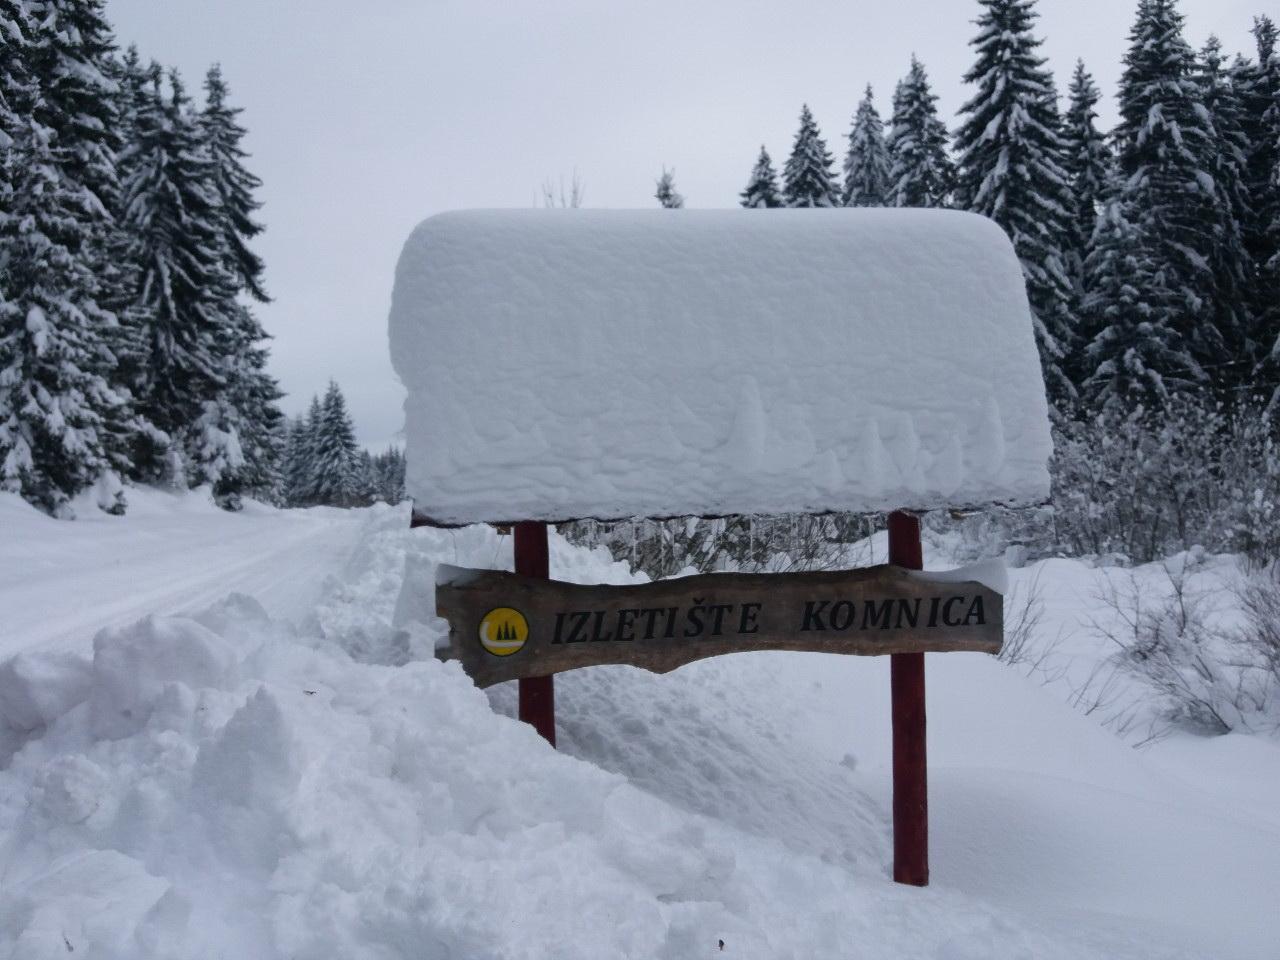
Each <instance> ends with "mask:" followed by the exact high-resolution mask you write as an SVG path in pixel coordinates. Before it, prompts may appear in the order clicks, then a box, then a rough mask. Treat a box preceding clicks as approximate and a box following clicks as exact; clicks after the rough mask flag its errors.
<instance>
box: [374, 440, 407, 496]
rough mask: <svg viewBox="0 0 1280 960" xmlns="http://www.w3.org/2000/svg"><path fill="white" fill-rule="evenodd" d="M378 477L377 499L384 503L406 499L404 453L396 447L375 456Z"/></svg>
mask: <svg viewBox="0 0 1280 960" xmlns="http://www.w3.org/2000/svg"><path fill="white" fill-rule="evenodd" d="M373 461H374V467H375V471H376V477H377V499H378V500H381V501H382V502H383V503H400V502H401V501H403V500H404V498H405V495H404V454H403V453H402V452H401V451H400V450H399V449H397V448H396V447H388V448H387V450H386V452H385V453H380V454H378V455H377V456H376V457H374V458H373Z"/></svg>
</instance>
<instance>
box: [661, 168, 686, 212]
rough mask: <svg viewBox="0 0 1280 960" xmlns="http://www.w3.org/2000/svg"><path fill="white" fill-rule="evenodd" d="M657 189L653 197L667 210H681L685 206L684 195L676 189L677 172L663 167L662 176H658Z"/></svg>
mask: <svg viewBox="0 0 1280 960" xmlns="http://www.w3.org/2000/svg"><path fill="white" fill-rule="evenodd" d="M657 187H658V188H657V190H655V191H654V194H653V197H654V199H655V200H657V201H658V203H660V204H662V207H663V209H665V210H679V209H680V208H681V207H683V206H684V196H683V195H682V194H681V193H679V192H678V191H677V190H676V172H675V171H674V170H668V169H667V168H666V167H663V168H662V176H660V177H659V178H658V181H657Z"/></svg>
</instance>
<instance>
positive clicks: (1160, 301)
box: [1115, 0, 1230, 385]
mask: <svg viewBox="0 0 1280 960" xmlns="http://www.w3.org/2000/svg"><path fill="white" fill-rule="evenodd" d="M1182 22H1183V18H1182V15H1181V14H1180V13H1179V12H1178V10H1177V6H1176V3H1175V0H1142V2H1141V3H1140V4H1139V5H1138V14H1137V18H1136V20H1135V22H1134V26H1133V29H1132V31H1131V33H1130V46H1129V50H1128V52H1127V53H1126V54H1125V58H1124V63H1125V69H1124V73H1123V76H1122V78H1121V82H1120V90H1119V101H1120V117H1121V119H1120V124H1119V126H1118V127H1117V129H1116V133H1115V136H1116V145H1117V166H1118V169H1119V172H1120V183H1121V189H1122V191H1123V194H1124V199H1125V201H1126V204H1127V209H1128V210H1129V211H1131V214H1130V215H1131V216H1132V217H1133V218H1134V220H1135V226H1137V227H1138V228H1139V229H1138V231H1137V236H1138V238H1139V239H1140V241H1141V242H1142V243H1143V244H1144V245H1145V246H1144V248H1143V250H1141V251H1140V254H1141V256H1142V258H1143V259H1144V260H1146V261H1148V262H1149V263H1150V264H1151V267H1152V269H1153V271H1154V272H1155V273H1156V274H1157V275H1158V276H1159V277H1160V278H1161V281H1162V282H1161V283H1160V284H1159V287H1158V289H1156V290H1153V291H1152V292H1151V293H1150V295H1145V294H1144V301H1145V303H1146V304H1147V306H1148V308H1149V309H1150V311H1151V312H1152V314H1153V315H1156V316H1159V317H1161V318H1162V319H1161V323H1162V324H1164V325H1165V327H1167V329H1168V331H1169V332H1170V334H1171V335H1172V336H1173V337H1174V338H1176V339H1175V342H1173V343H1171V344H1170V355H1171V356H1183V355H1186V356H1190V357H1191V358H1193V359H1194V360H1195V361H1196V364H1195V366H1194V367H1192V368H1189V369H1184V370H1182V371H1180V372H1178V375H1177V376H1176V377H1174V378H1173V379H1171V380H1169V381H1168V383H1169V385H1172V383H1173V382H1176V381H1177V380H1179V379H1181V380H1183V381H1185V380H1187V379H1195V380H1204V379H1205V378H1206V373H1205V370H1206V368H1207V369H1210V370H1217V369H1218V368H1219V365H1220V364H1222V363H1224V362H1227V361H1228V360H1229V359H1230V358H1229V357H1227V356H1226V354H1225V351H1226V346H1227V340H1226V338H1225V337H1224V331H1223V329H1222V323H1221V319H1222V318H1221V314H1220V308H1221V307H1222V306H1223V303H1224V301H1221V300H1219V299H1218V291H1217V289H1216V285H1215V280H1214V272H1213V269H1212V262H1213V259H1214V257H1213V245H1214V244H1215V243H1216V242H1217V240H1218V238H1219V237H1220V236H1222V235H1223V234H1224V231H1225V230H1226V225H1225V224H1224V223H1223V222H1222V209H1223V208H1222V206H1221V205H1220V204H1219V203H1218V202H1217V195H1216V185H1215V184H1214V182H1213V177H1212V176H1211V175H1210V174H1209V172H1208V167H1209V165H1210V163H1211V157H1212V154H1213V138H1214V132H1213V128H1212V123H1211V120H1210V118H1209V114H1208V111H1207V110H1206V109H1205V106H1204V102H1203V99H1202V98H1201V93H1200V87H1199V84H1198V83H1197V82H1196V78H1195V59H1194V57H1193V55H1192V52H1191V48H1190V47H1189V46H1188V45H1187V43H1186V41H1185V40H1184V39H1183V36H1182ZM1162 372H1163V373H1166V374H1172V373H1174V371H1171V370H1166V371H1162Z"/></svg>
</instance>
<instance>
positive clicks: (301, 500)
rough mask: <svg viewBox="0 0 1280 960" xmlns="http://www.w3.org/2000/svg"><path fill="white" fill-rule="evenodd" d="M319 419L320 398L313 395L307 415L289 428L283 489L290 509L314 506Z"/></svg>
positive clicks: (299, 418) (296, 420)
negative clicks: (316, 443) (316, 441)
mask: <svg viewBox="0 0 1280 960" xmlns="http://www.w3.org/2000/svg"><path fill="white" fill-rule="evenodd" d="M322 416H323V411H322V410H321V408H320V398H319V397H317V396H314V395H313V396H312V397H311V406H310V407H309V408H308V410H307V413H305V414H304V415H302V416H299V417H298V418H296V419H295V420H294V421H293V422H292V423H291V424H290V427H289V438H288V442H287V445H286V448H285V460H284V462H285V466H284V485H285V500H286V502H287V503H288V504H289V506H291V507H307V506H311V505H312V504H313V503H315V502H316V499H315V498H316V454H315V451H316V445H315V438H316V431H317V430H318V429H319V426H320V420H321V417H322Z"/></svg>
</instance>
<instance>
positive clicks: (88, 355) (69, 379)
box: [0, 120, 132, 516]
mask: <svg viewBox="0 0 1280 960" xmlns="http://www.w3.org/2000/svg"><path fill="white" fill-rule="evenodd" d="M54 137H55V134H54V133H53V131H52V130H50V129H49V128H48V127H45V126H43V125H41V124H39V123H36V122H35V121H34V120H32V121H30V122H29V123H28V126H27V129H26V131H25V132H24V133H23V134H22V136H21V138H20V139H19V140H18V142H17V144H16V147H15V155H14V159H15V164H14V168H15V171H16V172H17V174H18V176H17V178H16V183H15V184H14V188H15V189H14V191H13V195H12V202H11V205H10V208H9V210H8V212H7V215H6V216H5V218H4V221H3V223H2V224H0V274H3V276H4V299H3V300H2V301H0V488H2V489H5V490H11V491H15V492H18V493H20V494H21V495H22V496H23V497H24V498H26V499H27V500H28V501H30V502H31V503H33V504H35V505H36V506H38V507H40V508H41V509H44V510H46V511H48V512H49V513H51V514H54V515H55V516H59V515H66V513H67V509H68V507H67V504H68V501H69V500H70V499H71V498H72V497H73V496H75V495H76V494H77V493H79V492H80V491H82V490H84V489H86V488H88V487H90V486H94V485H96V486H97V487H98V504H99V506H101V507H102V508H103V509H106V510H109V511H111V512H121V511H122V510H123V508H124V499H123V496H122V492H121V489H120V483H119V479H118V474H119V472H120V470H121V467H122V466H123V463H122V452H123V450H124V449H125V448H126V446H127V441H128V437H129V434H130V429H131V426H132V423H131V415H130V410H129V405H128V403H127V400H126V399H125V398H124V397H121V396H120V395H119V394H118V393H116V392H115V391H114V390H112V388H111V386H110V385H109V383H108V377H109V375H110V373H111V370H112V366H113V359H112V356H111V353H110V351H109V350H108V348H107V344H106V342H105V340H104V337H103V334H104V333H105V332H107V331H109V330H110V328H111V326H112V324H113V323H114V319H113V318H112V316H111V314H109V313H107V312H106V311H105V310H103V309H102V308H101V307H100V306H99V305H98V302H97V295H98V282H97V278H96V277H95V276H94V274H93V272H92V270H91V269H90V263H89V261H88V259H87V258H86V257H85V256H84V255H83V253H84V250H85V247H86V245H87V242H88V240H87V235H88V234H89V233H90V230H91V226H90V225H88V224H87V223H86V221H85V219H84V215H85V212H86V210H92V209H93V208H94V204H95V201H94V199H93V197H92V195H91V192H90V191H89V189H88V188H87V187H85V186H83V185H81V184H78V183H77V182H76V181H75V180H73V179H72V178H71V177H69V176H67V177H64V176H63V175H62V171H61V169H60V162H59V161H60V158H59V157H58V156H57V155H56V150H55V147H54V146H53V142H54Z"/></svg>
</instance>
